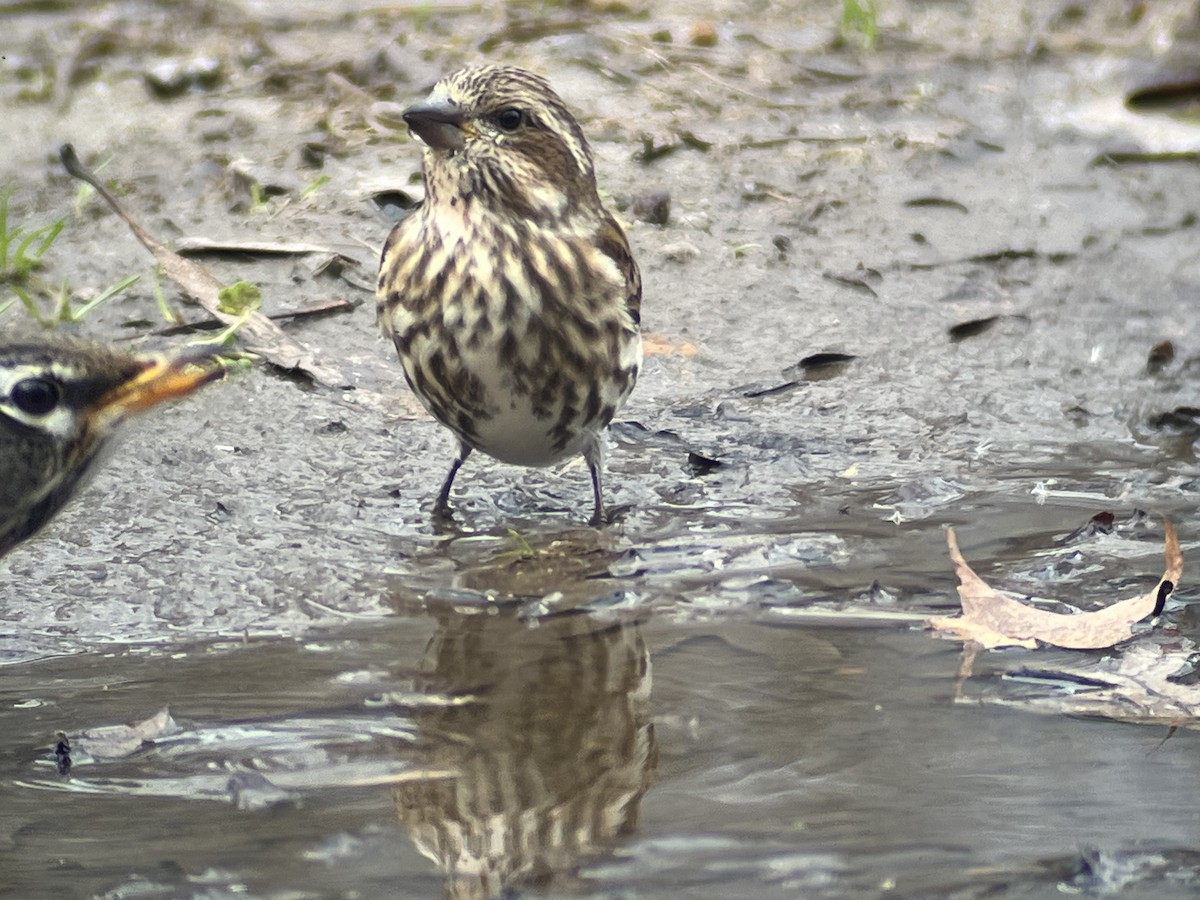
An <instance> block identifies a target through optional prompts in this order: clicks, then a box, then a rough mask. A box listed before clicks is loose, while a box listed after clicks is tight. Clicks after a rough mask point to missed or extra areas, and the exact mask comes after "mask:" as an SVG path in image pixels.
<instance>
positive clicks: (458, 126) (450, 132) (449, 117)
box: [404, 100, 464, 152]
mask: <svg viewBox="0 0 1200 900" xmlns="http://www.w3.org/2000/svg"><path fill="white" fill-rule="evenodd" d="M404 121H405V123H406V124H407V125H408V127H409V128H410V129H412V131H413V133H414V134H416V136H417V137H419V138H420V139H421V140H423V141H424V142H425V143H426V144H428V145H429V146H430V147H432V148H433V149H434V150H449V151H451V152H455V151H458V150H461V149H462V148H463V141H464V136H463V127H462V126H463V113H462V110H461V109H460V108H459V107H457V106H456V105H454V104H453V103H450V102H449V101H445V100H426V101H425V102H423V103H418V104H416V105H415V106H410V107H409V108H408V109H406V110H405V111H404Z"/></svg>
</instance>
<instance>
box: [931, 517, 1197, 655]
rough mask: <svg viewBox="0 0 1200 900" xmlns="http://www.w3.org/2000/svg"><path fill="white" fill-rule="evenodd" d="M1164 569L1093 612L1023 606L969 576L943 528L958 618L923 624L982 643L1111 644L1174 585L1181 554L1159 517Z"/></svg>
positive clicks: (1168, 525)
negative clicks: (1145, 587) (1140, 590)
mask: <svg viewBox="0 0 1200 900" xmlns="http://www.w3.org/2000/svg"><path fill="white" fill-rule="evenodd" d="M1163 531H1164V533H1165V542H1166V550H1165V553H1166V571H1164V572H1163V576H1162V579H1161V580H1160V581H1159V582H1158V584H1157V585H1155V587H1154V589H1153V590H1150V591H1148V592H1147V593H1145V594H1142V595H1141V596H1138V597H1132V598H1130V599H1129V600H1123V601H1121V602H1120V603H1115V604H1113V605H1112V606H1110V607H1107V608H1106V609H1101V610H1097V611H1095V612H1085V613H1077V614H1075V615H1064V614H1062V613H1055V612H1049V611H1047V610H1044V609H1036V608H1034V607H1032V606H1027V605H1026V604H1024V603H1021V602H1020V601H1019V600H1014V599H1013V598H1011V597H1008V596H1005V595H1004V594H1002V593H1000V592H999V591H997V590H994V589H993V588H992V587H990V586H989V585H988V584H987V582H985V581H984V580H983V579H982V578H980V577H979V576H978V575H976V574H975V572H974V571H973V570H972V569H971V567H970V566H969V565H967V561H966V560H965V559H963V557H962V554H961V553H960V552H959V550H958V539H957V538H956V537H955V536H954V529H952V528H948V529H946V543H947V544H949V545H950V559H951V560H952V561H953V562H954V571H955V573H956V574H957V575H958V580H959V582H960V584H959V586H958V596H959V599H960V600H961V601H962V607H963V614H962V615H961V616H943V617H938V618H934V619H930V620H929V621H928V623H927V624H928V625H929V626H930V627H931V628H933V629H935V630H937V631H940V632H943V633H944V634H947V635H948V636H952V637H959V638H962V639H964V640H972V641H976V642H978V643H979V644H981V645H982V646H984V647H987V648H989V649H990V648H995V647H1012V646H1017V647H1030V648H1032V647H1036V646H1037V642H1038V641H1041V642H1042V643H1046V644H1053V645H1054V646H1056V647H1066V648H1068V649H1072V650H1094V649H1099V648H1102V647H1111V646H1113V645H1114V644H1119V643H1120V642H1121V641H1124V640H1126V639H1128V638H1130V637H1132V636H1133V624H1134V623H1135V622H1139V621H1141V620H1142V619H1144V618H1146V617H1147V616H1149V615H1152V614H1157V613H1158V612H1160V611H1161V610H1162V604H1163V603H1164V602H1165V601H1166V598H1167V597H1168V596H1169V595H1170V593H1171V591H1173V590H1174V589H1175V587H1176V585H1178V584H1179V576H1180V575H1181V574H1182V573H1183V554H1182V553H1181V552H1180V550H1179V539H1178V538H1177V537H1176V535H1175V528H1174V526H1173V525H1171V523H1170V522H1168V521H1166V520H1165V519H1164V520H1163Z"/></svg>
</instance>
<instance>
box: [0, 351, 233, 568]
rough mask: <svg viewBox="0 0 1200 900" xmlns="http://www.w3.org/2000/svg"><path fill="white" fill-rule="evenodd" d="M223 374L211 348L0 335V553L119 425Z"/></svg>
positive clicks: (33, 528)
mask: <svg viewBox="0 0 1200 900" xmlns="http://www.w3.org/2000/svg"><path fill="white" fill-rule="evenodd" d="M223 372H224V369H223V368H222V367H221V366H220V365H219V364H218V363H217V362H216V360H215V359H214V358H213V355H212V353H211V352H205V353H193V354H183V355H178V356H171V357H168V356H161V355H150V354H133V353H126V352H123V351H121V350H118V349H116V348H113V347H109V346H106V345H104V344H98V343H92V342H90V341H83V340H78V339H74V338H69V337H64V336H62V335H57V334H22V335H4V336H3V337H0V473H2V475H0V556H3V555H4V554H5V553H7V552H8V551H9V550H11V549H12V548H13V547H15V546H16V545H17V544H19V543H20V542H21V541H23V540H25V539H26V538H28V537H31V536H32V535H34V534H35V533H36V532H37V531H38V530H40V529H41V528H42V526H44V525H45V524H46V523H47V522H49V521H50V519H52V518H53V517H54V515H55V514H56V513H57V512H58V511H59V510H60V509H62V507H63V506H64V505H65V504H66V502H67V501H68V500H70V499H71V497H72V496H73V495H74V493H75V492H76V490H77V489H78V488H79V486H80V484H81V483H82V481H83V479H84V477H85V476H86V475H87V474H88V472H89V470H91V469H92V467H93V464H94V463H95V462H96V460H97V458H98V457H99V456H100V451H101V449H102V448H103V447H104V445H105V442H106V441H107V440H108V438H109V437H110V436H111V435H112V433H113V431H114V430H115V429H116V427H117V426H118V425H119V424H120V423H121V422H122V421H124V420H125V419H126V418H128V417H129V416H131V415H133V414H135V413H139V412H141V411H142V410H145V409H149V408H150V407H152V406H155V405H157V404H159V403H162V402H163V401H165V400H170V399H172V398H175V397H182V396H183V395H185V394H189V393H191V392H192V391H194V390H196V389H197V388H199V387H201V386H202V385H204V384H207V383H208V382H210V381H213V380H214V379H216V378H219V377H220V376H221V375H222V374H223Z"/></svg>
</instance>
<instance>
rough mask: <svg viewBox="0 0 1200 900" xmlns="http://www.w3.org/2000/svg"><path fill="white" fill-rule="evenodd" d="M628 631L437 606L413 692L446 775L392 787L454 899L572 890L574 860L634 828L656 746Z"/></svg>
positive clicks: (642, 674)
mask: <svg viewBox="0 0 1200 900" xmlns="http://www.w3.org/2000/svg"><path fill="white" fill-rule="evenodd" d="M650 682H651V675H650V655H649V652H648V651H647V648H646V644H645V641H644V640H643V638H642V635H641V631H640V629H639V627H638V625H637V624H636V623H622V622H614V621H600V620H598V619H597V618H596V617H594V616H593V615H589V614H585V613H569V614H561V615H557V616H548V617H544V618H540V619H536V620H527V619H525V618H523V617H522V616H521V615H520V613H519V609H518V607H517V606H516V605H513V606H511V607H507V608H505V607H497V606H495V605H492V606H489V607H487V608H485V609H481V610H479V611H478V612H475V613H463V612H462V611H459V610H446V611H444V612H442V613H441V614H440V615H439V618H438V628H437V631H436V633H435V634H434V636H433V637H432V638H431V640H430V643H429V645H428V648H427V650H426V654H425V658H424V660H423V661H422V665H421V672H420V674H419V675H418V676H417V679H416V686H417V690H418V691H419V692H420V693H423V694H427V695H430V698H431V700H432V699H433V696H434V695H436V697H437V698H438V700H439V701H441V702H433V703H430V704H419V705H418V708H417V710H415V711H414V718H415V719H416V721H417V723H418V725H419V727H420V729H421V745H422V747H423V748H424V750H425V753H426V757H427V758H426V759H425V762H426V763H427V764H428V765H429V766H430V767H431V768H432V769H441V770H449V771H452V772H455V773H456V775H455V777H452V778H447V779H443V780H436V779H435V780H427V781H418V782H411V783H407V784H405V785H403V786H402V787H400V788H398V789H397V790H396V792H395V803H396V810H397V812H398V814H399V817H400V821H401V823H402V824H403V825H404V826H405V827H406V828H407V829H408V831H409V833H410V835H411V837H412V839H413V841H414V843H415V844H416V846H417V849H418V850H419V851H420V852H421V853H422V854H424V855H425V856H427V857H429V858H430V859H432V860H433V861H434V862H435V863H437V865H438V866H439V867H440V868H441V869H442V870H443V871H444V872H445V873H446V876H447V881H446V893H447V896H449V897H455V898H484V897H495V896H499V895H501V894H503V893H505V892H506V891H508V890H510V889H513V888H518V887H537V888H541V889H549V890H555V891H560V890H568V889H570V887H571V885H572V884H574V883H576V881H577V876H576V874H575V873H576V871H577V869H578V864H579V862H580V860H581V858H583V857H587V856H589V855H595V854H598V853H602V852H604V851H606V850H608V849H610V848H611V847H612V846H613V844H614V843H615V842H616V841H617V840H618V839H619V838H620V837H621V836H622V835H626V834H629V833H630V832H632V831H633V830H634V829H635V828H636V827H637V821H638V812H639V809H640V806H641V800H642V796H643V795H644V794H645V792H646V790H647V788H648V787H649V786H650V783H651V780H652V778H653V773H654V770H655V766H656V763H657V758H658V747H657V743H656V742H655V738H654V729H653V725H652V724H651V722H650V715H649V699H650Z"/></svg>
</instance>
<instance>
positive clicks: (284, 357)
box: [59, 144, 350, 387]
mask: <svg viewBox="0 0 1200 900" xmlns="http://www.w3.org/2000/svg"><path fill="white" fill-rule="evenodd" d="M59 155H60V157H61V158H62V163H63V165H64V166H65V167H66V169H67V171H68V172H69V173H70V174H71V175H73V176H74V177H75V178H78V179H80V180H81V181H86V182H87V183H88V184H90V185H91V186H92V187H94V188H95V189H96V193H98V194H99V195H100V196H101V197H103V198H104V200H105V202H106V203H108V205H109V206H110V207H111V208H112V210H113V212H115V213H116V214H117V215H118V216H120V217H121V218H122V219H123V220H124V221H125V224H126V225H128V226H129V230H130V231H132V232H133V234H134V237H136V238H137V239H138V240H139V241H141V243H142V246H144V247H145V248H146V249H147V250H149V251H150V252H151V253H152V254H153V255H154V258H155V260H157V261H158V264H159V265H160V266H162V268H163V271H164V272H166V273H167V276H168V277H169V278H170V279H171V280H172V281H174V282H175V283H176V284H177V285H179V287H180V288H181V289H182V290H183V292H184V293H185V294H187V295H188V296H189V297H191V298H192V299H193V300H195V301H196V302H197V303H199V304H200V305H201V306H203V307H204V308H205V309H206V310H208V313H209V315H211V316H212V317H213V318H214V319H218V320H220V321H221V322H224V323H225V324H226V325H233V324H235V323H238V322H241V323H242V324H241V327H240V328H239V333H240V334H242V335H244V336H246V338H248V340H247V342H246V343H247V349H248V350H251V351H252V352H254V353H257V354H259V355H260V356H263V357H265V358H266V359H267V360H269V361H270V362H271V363H272V364H273V365H275V366H278V367H279V368H281V369H284V370H286V371H289V372H291V371H296V370H299V371H301V372H304V373H306V374H307V375H309V376H310V377H311V378H312V379H313V380H314V381H318V382H320V383H322V384H325V385H328V386H329V387H347V386H349V384H350V380H349V379H348V378H346V376H345V375H343V374H342V373H341V372H340V371H339V370H338V369H337V368H336V367H334V366H330V365H328V364H327V363H323V362H320V361H318V360H317V358H316V356H315V355H314V354H313V352H312V351H311V350H309V349H308V348H307V347H305V346H304V345H303V344H300V343H299V342H298V341H295V340H293V339H292V338H290V337H288V335H286V334H284V332H283V329H281V328H280V327H279V326H278V325H276V324H275V323H274V322H272V321H271V320H270V319H268V318H267V317H266V316H264V315H263V314H262V313H258V312H255V313H251V314H250V315H249V316H246V317H245V321H244V322H243V321H242V317H241V316H235V315H230V314H229V313H226V312H223V311H222V310H221V301H220V298H219V297H218V294H219V293H220V291H221V288H222V287H224V285H222V284H221V282H219V281H218V280H217V279H216V277H215V276H214V275H213V274H212V273H211V272H210V271H208V269H206V268H204V266H202V265H200V264H199V263H195V262H192V261H191V260H190V259H184V258H183V257H182V256H180V255H179V254H178V253H175V252H174V251H172V250H169V249H168V248H167V247H165V246H164V245H163V244H160V243H159V242H158V241H157V240H155V239H154V238H153V237H152V236H151V235H150V233H149V232H148V231H146V229H145V228H143V227H142V225H141V223H140V222H138V221H137V220H136V219H135V218H133V216H131V215H130V214H129V213H128V212H127V211H126V210H125V208H124V207H122V206H121V204H120V203H119V202H118V201H117V198H116V197H114V196H113V195H112V193H111V192H110V191H109V190H108V189H107V188H106V187H105V186H104V184H103V183H102V182H101V181H100V180H99V179H98V178H96V176H95V175H94V174H93V173H92V172H90V171H89V170H88V169H87V167H85V166H84V165H83V164H82V163H81V162H80V161H79V157H78V156H76V155H75V148H74V147H72V146H71V145H70V144H63V146H62V147H61V148H60V149H59Z"/></svg>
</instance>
